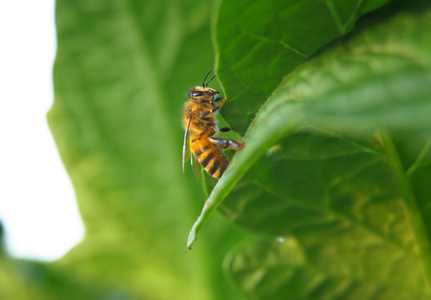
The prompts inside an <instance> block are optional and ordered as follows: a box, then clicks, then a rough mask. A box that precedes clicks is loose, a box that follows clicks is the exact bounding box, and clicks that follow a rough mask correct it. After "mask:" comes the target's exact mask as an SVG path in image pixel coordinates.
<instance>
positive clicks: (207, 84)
mask: <svg viewBox="0 0 431 300" xmlns="http://www.w3.org/2000/svg"><path fill="white" fill-rule="evenodd" d="M214 78H215V75H214V76H213V77H211V78H210V80H208V82H207V84H206V85H205V87H207V86H208V83H210V81H211V80H213V79H214Z"/></svg>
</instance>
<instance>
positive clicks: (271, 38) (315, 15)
mask: <svg viewBox="0 0 431 300" xmlns="http://www.w3.org/2000/svg"><path fill="white" fill-rule="evenodd" d="M387 2H389V0H348V1H346V0H303V1H296V0H288V1H279V0H269V1H268V0H257V1H252V2H250V1H246V0H239V1H221V4H220V6H219V11H218V19H217V23H216V25H215V31H214V33H215V40H216V42H217V52H218V57H219V59H218V66H217V72H218V75H219V78H220V81H221V83H222V85H223V88H224V89H225V92H226V97H227V98H228V100H229V101H227V102H226V104H225V107H224V108H225V109H224V111H223V117H225V119H226V120H227V121H228V122H229V124H230V125H231V127H232V128H233V129H234V130H236V131H238V132H241V133H244V132H245V130H246V129H247V127H248V125H249V124H250V123H251V121H252V120H253V118H254V115H255V114H256V112H257V110H258V109H259V108H260V106H261V105H262V104H263V103H264V102H265V101H266V99H267V98H268V97H269V96H270V95H271V94H272V92H273V91H274V89H275V88H276V87H277V86H278V85H279V84H280V81H281V79H282V78H283V77H284V76H285V75H286V74H288V73H289V72H291V71H292V70H293V69H294V68H295V67H296V66H297V65H299V64H300V63H302V62H304V61H305V60H306V59H307V58H309V57H310V56H311V55H312V54H313V53H315V51H316V50H318V49H320V48H321V47H322V46H324V45H326V44H327V43H329V42H331V41H332V40H334V39H335V38H338V37H340V36H342V35H344V34H346V33H347V32H349V31H351V30H352V29H353V28H354V25H355V22H356V20H357V19H358V18H359V17H360V16H361V15H362V14H364V13H367V12H369V11H371V10H373V9H376V8H378V7H379V6H381V5H383V4H385V3H387Z"/></svg>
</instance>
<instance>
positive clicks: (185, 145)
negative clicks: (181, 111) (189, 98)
mask: <svg viewBox="0 0 431 300" xmlns="http://www.w3.org/2000/svg"><path fill="white" fill-rule="evenodd" d="M191 120H192V112H191V111H190V112H189V118H188V120H187V126H186V130H185V133H184V143H183V172H184V164H185V163H186V162H187V160H188V159H189V156H190V142H189V137H190V130H189V129H190V122H191Z"/></svg>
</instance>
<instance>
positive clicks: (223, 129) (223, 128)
mask: <svg viewBox="0 0 431 300" xmlns="http://www.w3.org/2000/svg"><path fill="white" fill-rule="evenodd" d="M218 130H220V132H229V131H230V127H221V128H219V129H218Z"/></svg>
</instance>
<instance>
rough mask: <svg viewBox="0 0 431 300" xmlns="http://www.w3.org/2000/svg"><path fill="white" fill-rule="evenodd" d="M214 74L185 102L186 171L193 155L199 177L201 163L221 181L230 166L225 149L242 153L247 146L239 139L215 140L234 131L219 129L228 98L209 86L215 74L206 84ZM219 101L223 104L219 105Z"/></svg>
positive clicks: (192, 160)
mask: <svg viewBox="0 0 431 300" xmlns="http://www.w3.org/2000/svg"><path fill="white" fill-rule="evenodd" d="M211 71H212V70H210V71H209V72H208V73H207V74H206V76H205V78H204V80H203V81H202V86H195V87H192V88H191V89H190V90H189V92H188V93H187V97H188V98H189V101H187V102H186V103H184V107H183V120H182V123H183V127H184V130H185V134H184V144H183V172H184V164H185V162H186V161H187V160H188V158H189V156H191V158H192V159H191V163H192V168H193V171H194V172H195V175H196V176H198V170H199V165H198V164H197V162H196V160H197V161H199V163H200V164H201V165H202V167H203V168H204V169H205V171H206V172H208V174H210V175H211V176H213V177H214V178H217V179H219V178H220V177H221V176H222V175H223V172H224V171H225V170H226V168H227V166H228V164H229V161H228V159H227V157H226V155H225V154H224V153H223V151H222V148H223V149H226V148H229V149H232V150H238V149H242V148H244V144H243V143H241V142H239V141H237V140H230V139H226V138H221V137H215V135H216V134H217V133H219V132H228V131H230V128H229V127H223V128H218V126H217V118H216V114H217V112H218V110H219V109H220V107H221V106H222V105H223V103H224V102H225V100H226V98H221V97H218V95H219V94H220V93H219V92H218V91H216V90H214V89H212V88H209V87H208V84H209V83H210V81H211V80H213V79H214V77H215V75H214V76H213V77H211V78H210V79H209V80H208V81H207V83H205V80H206V79H207V77H208V75H209V74H210V73H211ZM217 102H220V104H216V103H217ZM191 154H193V155H191Z"/></svg>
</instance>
